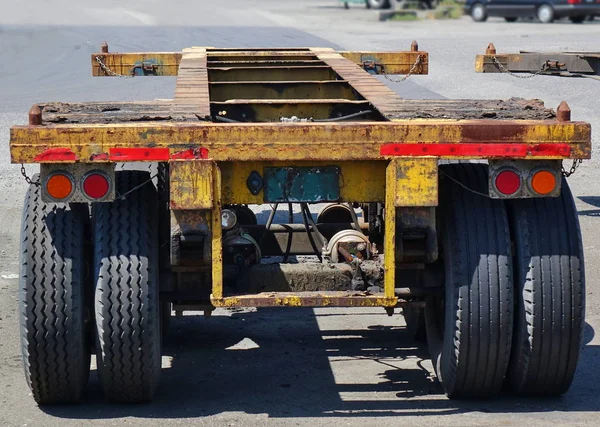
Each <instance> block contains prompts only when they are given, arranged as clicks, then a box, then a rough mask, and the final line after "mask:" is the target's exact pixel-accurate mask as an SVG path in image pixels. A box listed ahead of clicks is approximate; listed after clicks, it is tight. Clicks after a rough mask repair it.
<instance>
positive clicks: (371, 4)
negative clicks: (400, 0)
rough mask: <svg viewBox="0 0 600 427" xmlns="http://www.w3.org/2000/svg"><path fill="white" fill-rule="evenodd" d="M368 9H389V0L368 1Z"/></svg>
mask: <svg viewBox="0 0 600 427" xmlns="http://www.w3.org/2000/svg"><path fill="white" fill-rule="evenodd" d="M366 1H367V7H368V8H370V9H389V7H390V1H389V0H366Z"/></svg>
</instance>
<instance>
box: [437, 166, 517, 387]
mask: <svg viewBox="0 0 600 427" xmlns="http://www.w3.org/2000/svg"><path fill="white" fill-rule="evenodd" d="M440 171H441V172H440V175H441V176H440V187H439V194H440V209H439V212H438V227H439V236H440V244H441V248H442V262H443V263H444V276H445V277H444V286H445V291H444V296H443V297H428V299H427V302H426V307H425V318H426V327H427V342H428V345H429V350H430V353H431V359H432V363H433V366H434V368H435V370H436V373H437V376H438V379H439V381H440V382H441V384H442V386H443V388H444V390H445V392H446V394H447V395H448V397H451V398H466V397H476V398H480V397H488V396H493V395H495V394H497V393H498V392H499V391H500V389H501V386H502V383H503V379H504V375H505V373H506V368H507V365H508V361H509V357H510V347H511V341H512V325H513V287H512V259H511V246H510V230H509V226H508V218H507V215H506V209H505V206H504V203H502V201H499V200H493V199H490V198H489V197H487V196H482V195H478V194H475V193H474V192H472V191H470V190H466V189H465V188H464V187H462V186H460V185H458V184H457V183H456V182H455V181H458V182H460V183H462V185H464V186H465V187H467V188H469V189H471V190H473V191H476V192H479V193H484V194H487V191H488V172H487V165H481V164H451V165H444V166H441V167H440ZM453 180H454V181H453Z"/></svg>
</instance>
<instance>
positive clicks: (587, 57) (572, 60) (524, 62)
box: [475, 43, 600, 79]
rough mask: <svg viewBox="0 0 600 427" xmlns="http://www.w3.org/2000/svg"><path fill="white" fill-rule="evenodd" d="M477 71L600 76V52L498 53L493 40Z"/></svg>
mask: <svg viewBox="0 0 600 427" xmlns="http://www.w3.org/2000/svg"><path fill="white" fill-rule="evenodd" d="M475 71H476V72H478V73H530V74H535V75H548V76H561V77H588V78H593V79H600V52H531V51H526V50H522V51H519V53H497V52H496V47H495V46H494V44H493V43H490V44H489V45H488V47H487V49H486V51H485V54H484V55H477V57H476V60H475Z"/></svg>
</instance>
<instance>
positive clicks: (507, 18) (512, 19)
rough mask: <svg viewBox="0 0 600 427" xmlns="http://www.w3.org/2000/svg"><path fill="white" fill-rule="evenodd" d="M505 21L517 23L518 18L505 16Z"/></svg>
mask: <svg viewBox="0 0 600 427" xmlns="http://www.w3.org/2000/svg"><path fill="white" fill-rule="evenodd" d="M504 20H505V21H506V22H516V21H517V18H516V17H514V16H505V17H504Z"/></svg>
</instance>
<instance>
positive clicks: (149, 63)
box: [91, 52, 181, 77]
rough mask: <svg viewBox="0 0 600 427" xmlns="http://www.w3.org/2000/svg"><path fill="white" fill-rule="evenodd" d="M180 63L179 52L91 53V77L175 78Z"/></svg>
mask: <svg viewBox="0 0 600 427" xmlns="http://www.w3.org/2000/svg"><path fill="white" fill-rule="evenodd" d="M180 61H181V53H180V52H144V53H106V52H99V53H93V54H92V59H91V64H92V76H94V77H114V76H115V75H123V76H176V75H177V70H178V69H179V62H180ZM111 72H112V73H111ZM113 73H114V74H113Z"/></svg>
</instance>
